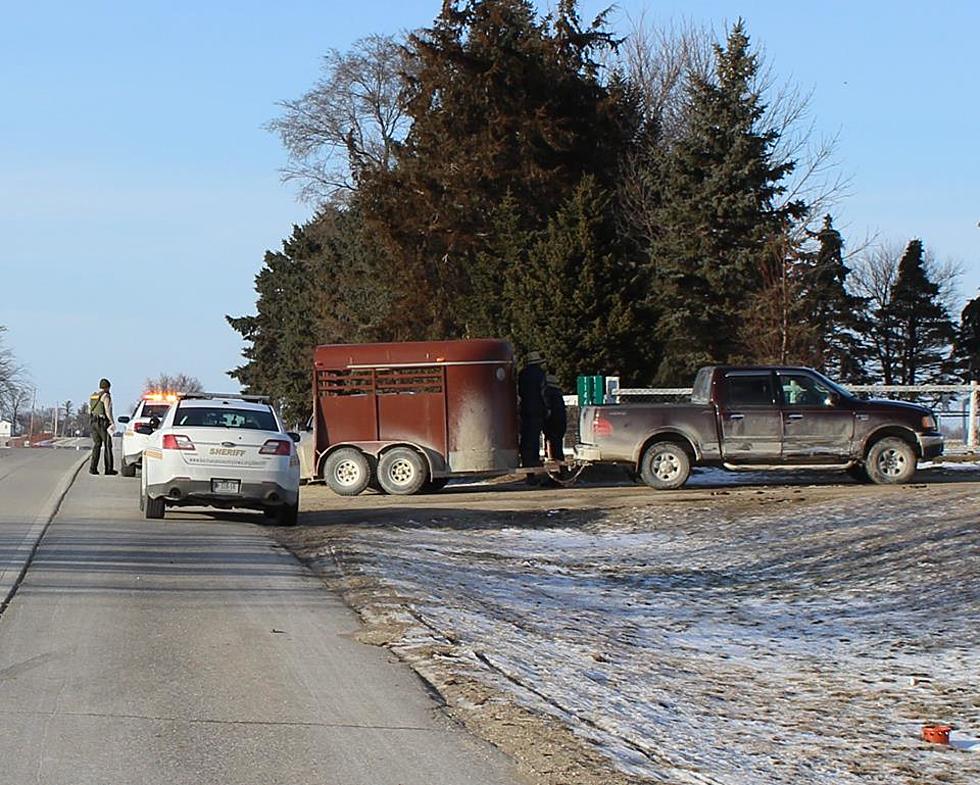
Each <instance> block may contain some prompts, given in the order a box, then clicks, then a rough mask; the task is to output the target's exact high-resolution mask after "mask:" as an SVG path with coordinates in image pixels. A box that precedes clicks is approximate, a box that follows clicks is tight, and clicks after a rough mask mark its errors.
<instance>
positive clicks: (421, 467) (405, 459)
mask: <svg viewBox="0 0 980 785" xmlns="http://www.w3.org/2000/svg"><path fill="white" fill-rule="evenodd" d="M428 479H429V469H428V467H427V466H426V465H425V460H424V459H423V458H422V456H421V455H419V454H418V453H417V452H415V450H413V449H411V448H410V447H395V448H394V449H393V450H389V451H388V452H386V453H385V454H384V455H382V456H381V460H379V461H378V482H379V483H381V487H382V488H383V489H384V491H385V493H390V494H391V495H393V496H410V495H411V494H413V493H418V492H419V491H420V490H422V487H423V486H424V485H425V483H426V481H428Z"/></svg>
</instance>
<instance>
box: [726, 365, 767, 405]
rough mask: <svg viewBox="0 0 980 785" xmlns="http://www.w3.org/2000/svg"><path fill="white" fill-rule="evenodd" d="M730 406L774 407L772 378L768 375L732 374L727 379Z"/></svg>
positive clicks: (727, 396) (727, 398)
mask: <svg viewBox="0 0 980 785" xmlns="http://www.w3.org/2000/svg"><path fill="white" fill-rule="evenodd" d="M725 386H726V388H727V395H726V396H725V398H726V401H727V403H728V405H729V406H772V405H773V403H774V402H775V401H774V399H773V394H772V376H771V375H770V374H769V373H768V372H765V373H744V374H730V375H728V376H726V377H725Z"/></svg>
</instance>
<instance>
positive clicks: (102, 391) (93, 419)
mask: <svg viewBox="0 0 980 785" xmlns="http://www.w3.org/2000/svg"><path fill="white" fill-rule="evenodd" d="M111 386H112V385H111V384H109V380H108V379H100V380H99V389H98V391H96V392H94V393H92V395H90V396H89V425H90V426H91V429H92V445H93V446H92V460H91V462H90V463H89V467H88V473H89V474H98V473H99V453H100V452H101V451H102V448H103V447H105V461H104V466H105V473H106V474H118V472H117V471H116V470H115V469H113V468H112V434H111V431H110V430H109V429H110V428H111V427H112V395H110V394H109V388H110V387H111Z"/></svg>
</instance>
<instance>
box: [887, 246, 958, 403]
mask: <svg viewBox="0 0 980 785" xmlns="http://www.w3.org/2000/svg"><path fill="white" fill-rule="evenodd" d="M883 316H884V318H885V321H886V325H887V329H888V331H889V333H890V335H891V336H892V339H893V341H894V347H895V349H896V351H895V367H894V368H893V369H889V373H888V374H887V375H886V383H891V382H889V381H888V380H887V376H894V378H895V380H896V382H897V383H898V384H921V383H924V382H930V381H938V380H940V379H941V378H942V368H943V360H944V358H945V357H946V356H947V355H948V353H949V347H950V345H951V344H952V342H953V339H954V333H955V329H954V326H953V322H952V321H951V319H950V317H949V313H947V311H946V309H945V308H944V307H943V305H942V303H941V302H940V300H939V287H938V286H937V285H936V284H935V283H934V282H933V281H931V280H930V279H929V276H928V274H927V272H926V269H925V254H924V250H923V247H922V241H921V240H917V239H916V240H912V241H911V242H910V243H909V244H908V246H907V247H906V249H905V253H904V254H903V256H902V259H901V261H900V262H899V263H898V278H897V280H896V281H895V285H894V286H893V287H892V291H891V297H890V299H889V302H888V305H887V307H886V309H885V313H884V314H883Z"/></svg>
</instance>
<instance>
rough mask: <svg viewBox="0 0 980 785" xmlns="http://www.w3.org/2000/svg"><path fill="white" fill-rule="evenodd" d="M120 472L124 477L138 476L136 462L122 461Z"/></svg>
mask: <svg viewBox="0 0 980 785" xmlns="http://www.w3.org/2000/svg"><path fill="white" fill-rule="evenodd" d="M119 473H120V474H121V475H122V476H123V477H135V476H136V464H135V463H126V461H123V462H122V466H120V467H119Z"/></svg>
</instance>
